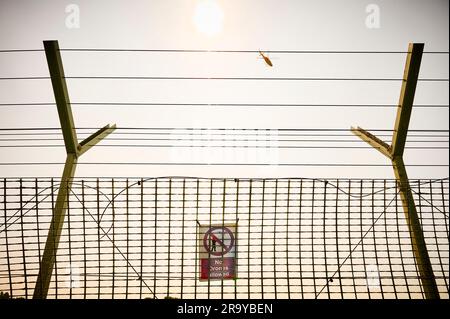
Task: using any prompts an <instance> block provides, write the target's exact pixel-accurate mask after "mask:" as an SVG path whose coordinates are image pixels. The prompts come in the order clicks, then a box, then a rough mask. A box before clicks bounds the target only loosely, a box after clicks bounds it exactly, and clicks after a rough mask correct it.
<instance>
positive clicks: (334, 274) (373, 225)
mask: <svg viewBox="0 0 450 319" xmlns="http://www.w3.org/2000/svg"><path fill="white" fill-rule="evenodd" d="M398 193H399V191H397V192H396V193H395V194H394V195H398ZM395 199H396V196H394V197H393V198H392V199H391V201H390V202H389V204H388V205H387V206H386V208H385V210H384V211H383V212H381V213H380V215H379V216H378V217H377V218H376V219H375V220H374V222H373V223H372V225H371V226H370V227H369V229H367V231H366V232H365V233H364V235H363V236H362V237H361V239H360V240H359V242H358V243H357V244H356V245H355V246H354V247H353V248H352V250H351V251H350V253H349V254H348V255H347V257H345V259H344V261H343V262H342V263H341V264H339V266H338V268H337V269H336V271H335V272H334V273H333V275H332V276H331V277H329V278H327V283H326V284H325V285H323V286H322V288H321V289H320V291H319V292H318V293H317V294H316V297H315V298H316V299H317V298H318V297H319V295H320V294H321V293H322V291H323V290H324V289H325V287H327V286H328V284H329V282H330V281H331V279H333V278H334V276H336V274H337V273H338V272H339V270H341V267H342V266H343V265H344V264H345V263H346V262H347V260H348V259H349V258H350V257H351V255H352V254H353V252H354V251H355V250H356V248H357V247H358V246H359V245H361V244H362V242H363V240H364V238H366V236H367V234H369V232H370V231H371V230H372V228H373V227H375V224H376V223H377V222H378V220H379V219H380V218H381V217H382V216H383V215H384V214H385V213H386V212H387V209H388V208H389V207H390V206H391V204H392V203H393V202H394V200H395Z"/></svg>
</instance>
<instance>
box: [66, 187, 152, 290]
mask: <svg viewBox="0 0 450 319" xmlns="http://www.w3.org/2000/svg"><path fill="white" fill-rule="evenodd" d="M70 192H71V193H72V195H74V196H75V197H76V199H77V200H78V202H79V203H80V204H81V205H83V208H84V209H86V211H87V212H88V214H89V216H91V217H92V219H93V220H94V222H95V223H96V224H97V226H98V228H100V229H101V231H102V232H103V234H104V235H103V236H106V237H107V238H108V240H109V241H110V242H111V243H112V245H113V246H114V248H115V249H116V250H117V251H118V252H119V254H120V255H121V256H122V257H123V259H124V260H125V261H126V262H127V264H128V265H129V266H130V267H131V269H133V271H134V272H135V273H136V275H137V276H138V278H139V280H140V281H141V282H142V283H143V284H144V285H145V286H146V287H147V288H148V290H149V291H150V293H152V294H153V298H155V299H158V298H157V297H156V294H155V293H154V292H153V290H152V289H151V288H150V286H149V285H148V284H147V282H146V281H145V280H144V278H143V277H142V274H140V273H139V272H138V271H137V270H136V269H135V268H134V266H133V265H132V264H131V262H130V261H129V259H128V258H127V257H126V256H125V255H124V254H123V253H122V251H121V250H120V249H119V247H118V246H117V245H116V244H115V242H114V241H113V240H112V239H111V237H110V236H109V234H108V233H106V232H105V230H104V229H103V227H102V226H101V225H100V221H99V220H96V219H95V217H94V216H93V215H92V213H91V212H90V211H89V209H88V208H87V207H86V206H85V205H84V202H83V201H81V200H80V198H79V197H78V195H77V194H76V193H75V192H74V191H73V190H72V189H70ZM113 222H114V221H113ZM141 258H142V256H141Z"/></svg>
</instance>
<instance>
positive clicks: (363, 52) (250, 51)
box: [0, 48, 449, 54]
mask: <svg viewBox="0 0 450 319" xmlns="http://www.w3.org/2000/svg"><path fill="white" fill-rule="evenodd" d="M44 51H45V50H44V49H9V50H8V49H4V50H0V52H2V53H14V52H44ZM59 51H67V52H71V51H72V52H155V53H158V52H168V53H260V52H264V53H269V54H271V53H276V54H407V53H409V52H408V51H389V50H266V51H261V50H223V49H222V50H221V49H212V50H207V49H129V48H60V49H59ZM423 53H424V54H449V51H424V52H423Z"/></svg>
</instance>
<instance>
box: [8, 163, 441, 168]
mask: <svg viewBox="0 0 450 319" xmlns="http://www.w3.org/2000/svg"><path fill="white" fill-rule="evenodd" d="M26 165H30V166H31V165H64V163H63V162H3V163H0V166H26ZM77 165H158V166H173V165H175V166H325V167H326V166H332V167H391V166H392V165H389V164H361V163H273V164H271V163H198V162H194V163H174V162H80V163H77ZM407 166H408V167H448V166H449V164H408V165H407Z"/></svg>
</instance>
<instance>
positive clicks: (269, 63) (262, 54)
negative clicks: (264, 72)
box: [258, 51, 273, 67]
mask: <svg viewBox="0 0 450 319" xmlns="http://www.w3.org/2000/svg"><path fill="white" fill-rule="evenodd" d="M258 52H259V55H261V57H262V58H263V59H264V62H266V64H267V65H268V66H270V67H273V64H272V61H271V60H270V59H269V57H268V56H266V55H265V54H264V53H262V52H261V51H258Z"/></svg>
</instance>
